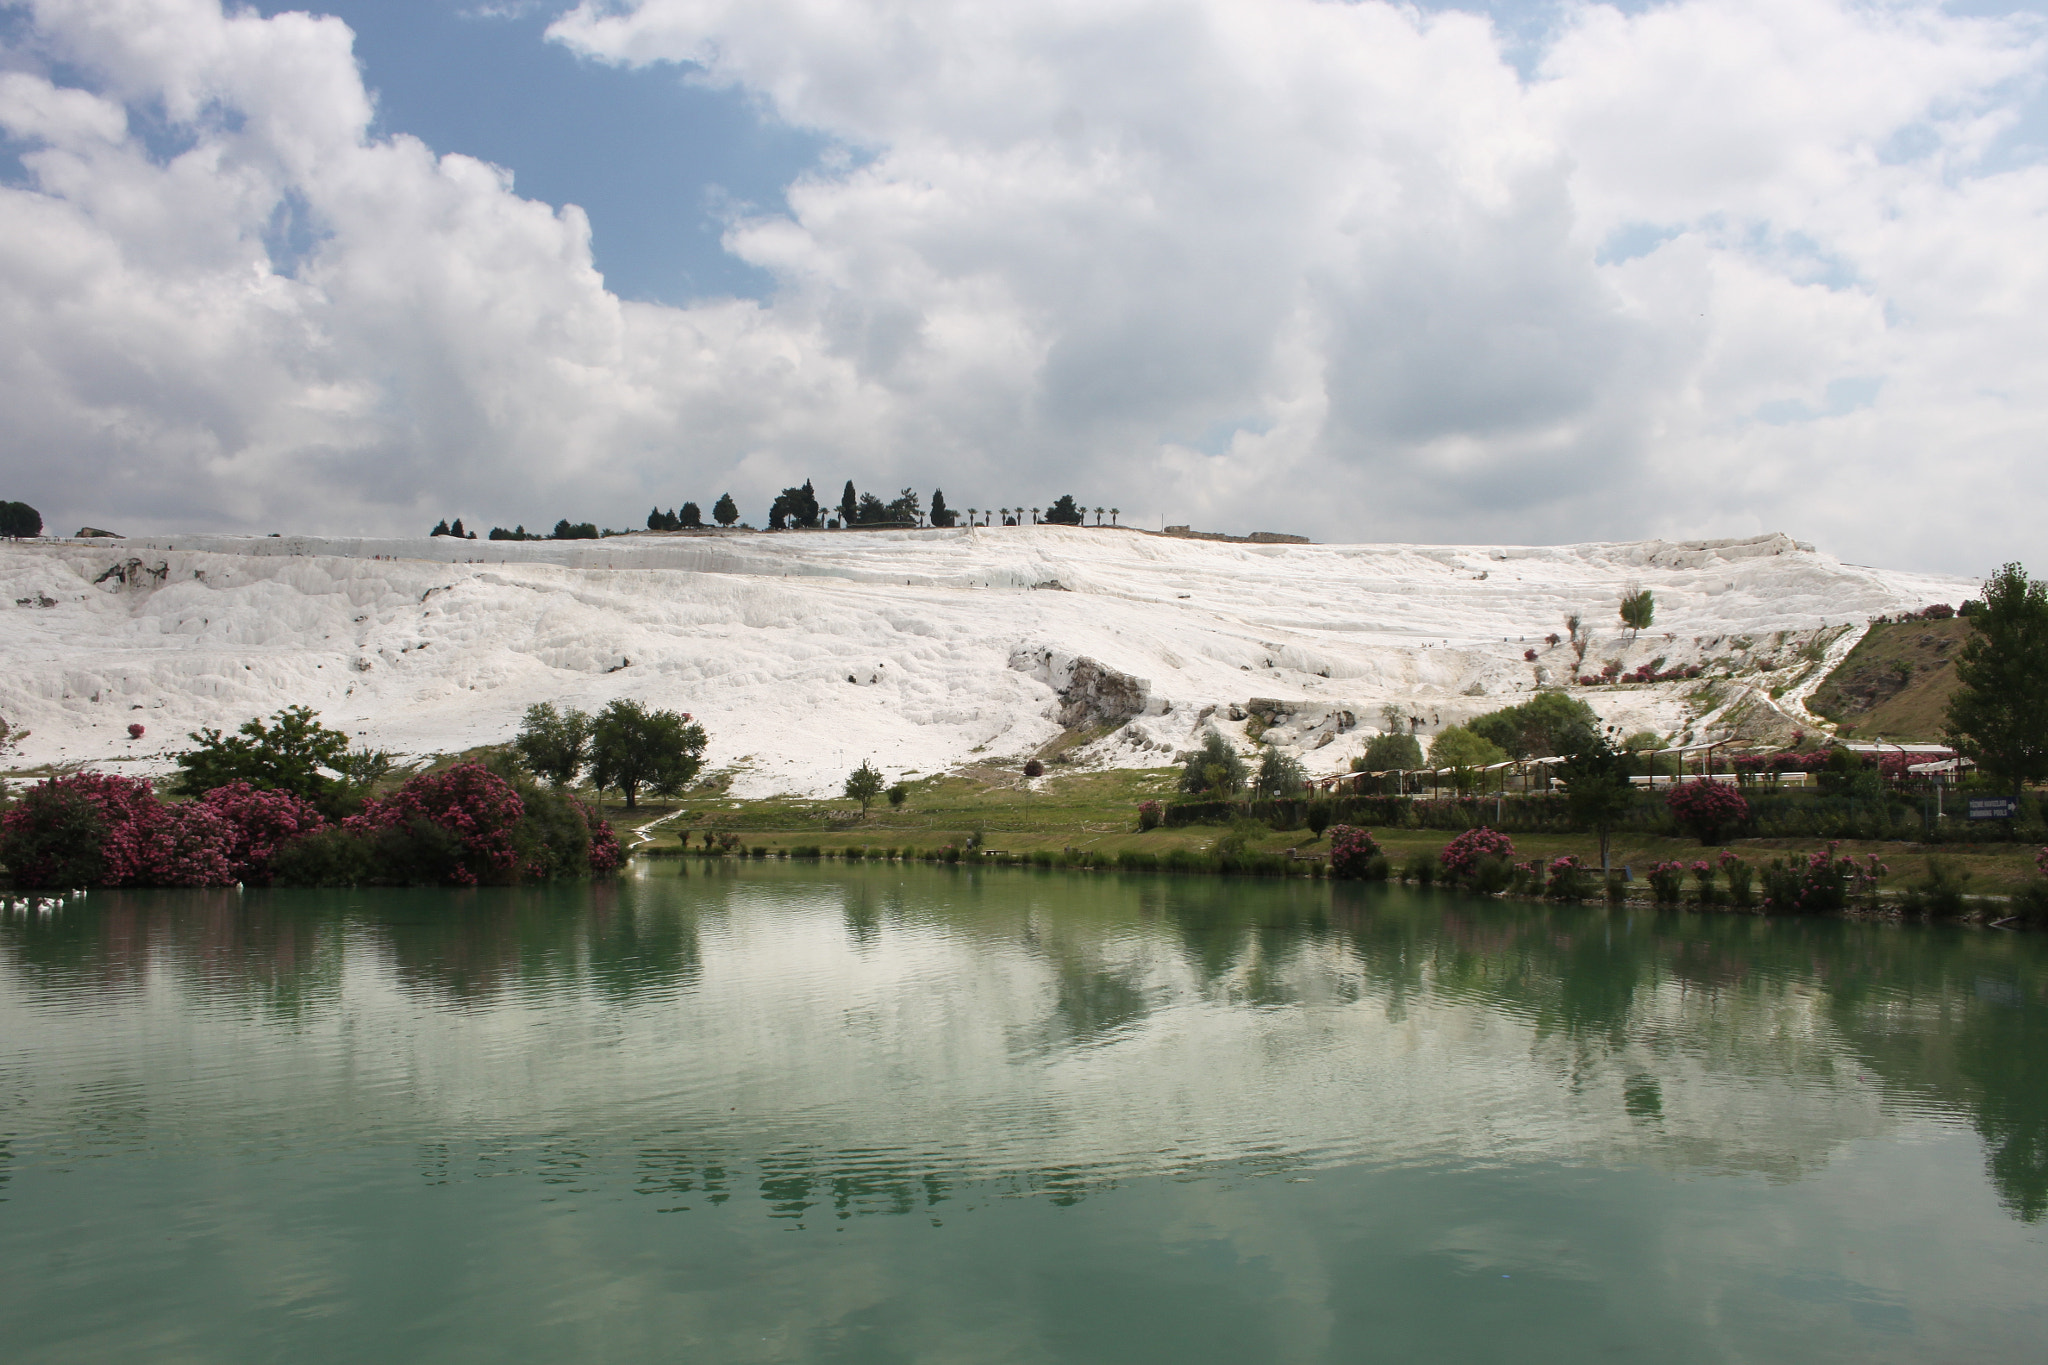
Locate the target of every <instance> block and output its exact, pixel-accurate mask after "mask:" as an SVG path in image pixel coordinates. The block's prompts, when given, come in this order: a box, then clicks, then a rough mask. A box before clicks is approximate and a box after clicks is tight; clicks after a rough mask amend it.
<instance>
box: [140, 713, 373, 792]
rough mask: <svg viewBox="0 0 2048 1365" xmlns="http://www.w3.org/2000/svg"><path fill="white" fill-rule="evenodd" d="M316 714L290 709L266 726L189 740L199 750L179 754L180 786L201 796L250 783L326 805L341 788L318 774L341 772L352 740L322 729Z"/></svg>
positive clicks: (249, 724)
mask: <svg viewBox="0 0 2048 1365" xmlns="http://www.w3.org/2000/svg"><path fill="white" fill-rule="evenodd" d="M318 714H319V713H317V712H316V711H314V710H313V708H311V707H310V706H287V707H285V708H284V709H283V710H282V711H279V712H278V713H277V714H276V715H274V716H272V717H271V718H270V721H271V723H270V724H268V725H265V724H264V723H263V722H262V721H261V720H249V721H244V722H243V723H242V726H241V728H240V729H238V730H237V731H236V732H235V733H234V734H232V735H223V734H222V733H221V732H220V731H218V730H210V729H208V730H200V731H198V732H197V733H195V734H192V735H188V736H187V738H188V739H190V740H192V741H193V743H194V744H195V745H196V746H197V747H195V748H191V749H187V750H186V751H185V752H184V753H182V754H179V755H178V759H177V763H178V785H179V786H180V787H181V788H182V789H183V790H184V791H185V792H186V793H187V794H188V795H192V796H203V795H205V794H206V793H207V792H210V791H212V790H213V789H214V788H215V787H225V786H226V785H228V783H230V782H247V783H248V784H249V785H250V786H252V787H259V788H262V789H263V790H265V791H285V792H291V793H292V794H293V795H295V796H302V797H304V798H306V799H307V800H308V801H314V802H319V803H322V804H323V805H324V804H327V802H328V800H329V799H330V798H331V797H332V796H334V795H335V794H336V792H335V788H336V785H337V784H336V783H335V781H334V780H333V779H332V778H329V777H326V776H324V775H323V774H322V773H321V771H320V770H321V769H322V768H326V769H328V770H329V771H339V770H340V765H341V763H342V761H343V755H345V754H346V753H347V752H348V735H347V734H345V733H344V732H342V731H340V730H330V729H328V728H327V727H326V726H324V725H322V724H320V721H319V718H318Z"/></svg>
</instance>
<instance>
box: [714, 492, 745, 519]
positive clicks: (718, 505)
mask: <svg viewBox="0 0 2048 1365" xmlns="http://www.w3.org/2000/svg"><path fill="white" fill-rule="evenodd" d="M711 519H712V520H713V521H715V522H717V523H718V524H719V525H720V526H730V525H732V524H733V523H734V522H736V521H738V520H739V519H740V505H739V504H738V503H736V502H734V501H733V500H732V494H730V493H720V494H719V495H718V501H717V502H715V503H713V504H712V505H711Z"/></svg>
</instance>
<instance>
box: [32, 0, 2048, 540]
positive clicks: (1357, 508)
mask: <svg viewBox="0 0 2048 1365" xmlns="http://www.w3.org/2000/svg"><path fill="white" fill-rule="evenodd" d="M33 13H34V26H35V36H36V40H37V42H38V44H40V45H41V47H40V48H39V50H40V51H44V52H47V53H49V54H51V55H53V56H55V57H59V58H62V59H63V60H64V61H65V62H66V63H68V64H69V65H68V66H67V67H66V68H65V69H75V70H81V71H84V72H86V73H89V74H88V76H87V77H86V78H85V80H84V84H85V86H86V87H87V88H85V89H60V88H58V87H56V86H53V85H51V84H50V83H49V82H48V81H47V80H44V79H41V78H39V77H37V76H35V75H32V74H28V73H26V72H23V71H19V70H17V71H16V72H14V73H13V74H10V75H8V76H6V77H4V78H0V124H4V125H5V126H6V128H7V129H8V131H9V132H10V134H11V135H12V136H14V137H15V138H17V139H20V140H22V141H25V142H27V143H29V144H31V145H32V147H33V150H31V151H30V152H29V153H27V155H26V156H25V158H24V160H25V163H26V164H27V166H28V167H29V170H30V172H31V175H32V177H33V181H32V183H31V184H28V185H25V186H18V187H15V188H10V189H0V318H4V321H5V328H4V336H5V338H7V339H5V340H0V401H5V402H6V403H7V404H8V410H9V412H10V414H11V416H12V417H13V420H12V421H11V422H10V424H9V430H8V432H7V433H6V434H4V435H0V442H4V443H5V444H0V467H4V468H6V469H7V470H8V471H10V478H11V479H12V480H13V481H15V482H17V483H18V482H20V481H21V479H22V474H21V473H20V472H19V471H22V470H24V469H25V468H26V467H27V466H28V465H30V464H32V463H35V462H38V461H41V460H43V459H45V458H47V453H48V452H52V451H65V452H76V458H77V459H78V460H79V461H80V462H81V464H82V466H83V467H85V468H88V469H90V470H91V471H92V472H91V473H90V474H89V475H86V476H71V478H72V486H75V485H76V484H77V483H78V482H79V481H80V479H81V477H82V478H84V479H89V482H90V487H91V489H92V492H93V500H92V501H90V502H87V501H85V500H84V499H82V498H79V499H72V500H75V501H77V502H78V503H79V505H89V506H93V507H100V506H105V507H107V508H108V509H109V510H108V511H107V512H106V513H105V514H104V519H109V520H112V519H120V518H122V517H126V518H128V519H129V520H131V521H134V522H135V523H137V524H155V525H170V524H178V523H185V524H190V523H193V522H197V521H202V520H205V521H215V522H218V521H219V520H221V519H226V520H229V521H231V522H234V523H237V524H242V525H248V526H252V527H255V528H256V529H273V526H274V527H275V528H276V529H285V528H287V527H298V526H304V525H308V524H309V523H314V522H317V523H319V525H320V526H322V527H324V528H327V529H348V528H349V527H350V526H354V525H361V526H363V527H366V528H368V527H375V528H379V529H383V528H388V527H397V528H401V529H404V528H410V527H412V526H413V525H414V524H415V523H418V522H419V521H420V519H421V516H422V514H426V515H428V516H429V517H431V516H438V515H441V514H443V512H453V511H458V510H460V511H463V512H464V513H465V515H468V516H469V517H470V518H471V520H473V521H477V520H483V519H487V518H492V517H495V518H498V519H501V520H510V519H513V518H515V517H519V518H524V519H526V520H528V521H533V520H537V519H540V518H541V517H543V516H546V517H552V516H554V515H558V514H562V513H574V514H577V515H583V516H596V517H599V518H600V519H602V518H604V517H612V518H617V517H621V516H626V515H630V514H632V513H633V512H634V511H635V510H637V509H639V508H641V507H644V505H645V504H646V503H647V502H649V501H654V500H657V499H658V500H659V501H660V502H661V503H662V504H663V505H664V506H666V505H671V504H674V503H676V502H679V501H681V500H682V499H683V498H685V497H695V498H697V499H698V500H699V501H708V499H709V498H711V497H714V496H716V494H717V493H718V492H719V491H720V490H721V489H723V488H725V487H731V488H732V489H733V491H734V492H735V493H736V494H738V495H739V496H741V497H742V499H743V501H744V502H745V504H746V506H747V508H748V510H749V512H750V513H751V514H753V515H756V516H758V515H759V510H760V509H759V507H758V506H756V504H759V503H762V502H764V501H765V497H766V495H767V494H768V493H769V492H771V491H772V490H773V489H774V488H775V487H778V486H780V484H781V483H782V482H784V481H786V480H789V479H795V478H802V477H804V476H806V475H808V476H810V477H813V478H815V479H816V480H818V482H819V484H820V486H821V487H823V486H833V487H836V485H837V483H838V481H839V480H841V479H843V478H845V477H847V476H849V475H851V476H852V477H854V478H856V479H857V480H859V481H860V482H861V483H862V484H863V485H864V486H867V485H873V486H875V487H879V488H884V489H887V488H893V487H895V486H897V485H898V484H901V483H905V482H915V483H917V484H919V485H920V486H922V487H925V488H928V487H929V486H930V485H932V484H934V483H939V484H943V485H944V486H945V487H946V489H947V492H948V495H949V500H950V501H952V502H953V503H955V504H956V505H964V504H966V503H969V502H973V503H977V504H978V503H980V502H981V501H984V500H986V501H993V502H999V503H1001V502H1015V501H1018V500H1023V501H1025V502H1027V503H1029V502H1043V501H1044V500H1046V499H1049V498H1050V497H1051V496H1052V495H1053V494H1054V493H1056V492H1058V491H1061V490H1063V489H1067V488H1072V489H1073V490H1074V491H1075V492H1077V493H1079V494H1081V495H1082V496H1083V498H1084V500H1086V501H1088V502H1090V503H1095V502H1100V503H1104V504H1108V503H1112V502H1114V503H1117V504H1119V505H1121V506H1122V507H1124V508H1125V509H1126V510H1127V512H1128V511H1135V512H1137V513H1139V514H1140V515H1161V514H1163V515H1167V516H1170V517H1171V518H1172V519H1173V520H1194V521H1197V522H1199V523H1204V524H1211V525H1221V526H1229V527H1235V528H1238V529H1251V527H1252V525H1254V524H1256V525H1258V526H1260V527H1263V528H1271V529H1295V530H1301V531H1305V532H1308V533H1311V534H1315V535H1318V536H1321V537H1326V538H1337V537H1356V538H1402V539H1458V540H1472V539H1504V540H1546V539H1557V538H1591V537H1607V536H1631V535H1639V534H1674V535H1686V534H1702V533H1723V532H1740V531H1749V530H1754V529H1762V528H1778V527H1783V528H1784V529H1789V530H1792V531H1794V532H1796V533H1798V534H1801V535H1804V536H1807V537H1810V538H1816V539H1820V540H1822V541H1823V542H1825V543H1827V544H1828V545H1829V546H1830V548H1835V549H1838V550H1840V551H1842V552H1843V553H1845V554H1848V555H1851V556H1852V557H1857V558H1862V559H1871V560H1880V561H1886V562H1896V563H1907V564H1924V565H1929V566H1940V567H1954V568H1962V569H1978V568H1983V567H1986V565H1987V562H1988V560H1989V559H1991V558H1995V557H1998V556H2002V555H2008V554H2019V555H2028V554H2031V555H2032V556H2033V557H2035V558H2041V557H2042V552H2043V551H2044V550H2048V542H2044V538H2043V536H2042V534H2041V532H2040V531H2039V530H2038V529H2037V528H2038V527H2039V526H2040V525H2041V524H2042V521H2043V517H2042V513H2043V511H2044V507H2043V505H2042V495H2041V494H2040V493H2039V492H2037V491H2036V483H2037V481H2035V480H2032V479H2030V478H2029V477H2028V475H2030V474H2031V472H2032V468H2033V466H2032V464H2031V463H2030V461H2031V460H2032V459H2033V458H2035V452H2036V451H2037V450H2038V448H2039V445H2040V440H2041V435H2042V433H2043V431H2044V429H2048V424H2044V418H2048V411H2044V401H2048V400H2044V397H2043V395H2044V394H2048V385H2044V384H2043V382H2042V381H2043V379H2044V377H2048V376H2044V374H2043V372H2042V371H2043V367H2044V363H2048V362H2044V359H2043V357H2044V356H2048V347H2044V346H2043V344H2042V343H2043V341H2044V340H2048V336H2044V332H2048V321H2044V319H2048V297H2044V293H2048V271H2044V269H2043V267H2042V266H2041V264H2040V255H2039V251H2038V246H2037V243H2038V242H2039V241H2040V240H2042V239H2043V236H2044V227H2048V222H2044V219H2048V171H2044V169H2043V168H2042V167H2041V166H2040V165H2039V164H2035V163H2023V164H2021V165H2019V166H2018V167H2017V168H2010V167H2008V168H2004V169H1993V168H1992V166H1991V165H1990V163H1989V162H1987V161H1986V159H1985V156H1986V151H1987V148H1989V147H1990V145H1991V142H1992V139H1993V137H1994V136H1995V135H1996V134H1997V132H1998V131H1999V130H2000V129H2001V128H2002V127H2003V126H2005V124H2006V122H2007V121H2009V119H2010V118H2011V116H2012V111H2013V109H2015V108H2016V107H2017V101H2018V100H2019V99H2020V98H2021V96H2022V95H2023V94H2024V92H2025V91H2026V90H2027V89H2028V88H2030V85H2031V84H2032V83H2035V82H2037V81H2038V79H2039V77H2040V75H2041V72H2042V68H2043V65H2044V50H2043V46H2042V43H2041V34H2040V31H2039V29H2038V27H2037V26H2030V25H2028V24H2026V23H2023V22H2021V21H2019V20H2008V21H1987V20H1976V19H1962V18H1956V17H1952V16H1949V15H1946V14H1945V13H1943V12H1942V11H1941V10H1940V9H1939V8H1937V7H1934V6H1930V5H1916V4H1883V5H1870V4H1846V3H1841V2H1840V0H1775V3H1769V4H1765V3H1746V2H1744V0H1690V2H1689V3H1678V4H1671V5H1665V6H1659V7H1656V8H1652V9H1649V10H1647V11H1643V12H1640V13H1634V14H1623V13H1621V12H1619V11H1616V10H1613V9H1609V8H1606V7H1603V6H1581V7H1576V8H1573V9H1571V10H1569V11H1568V12H1566V14H1565V16H1564V18H1563V20H1562V22H1561V23H1560V25H1559V26H1558V28H1557V29H1556V31H1555V33H1554V34H1553V36H1552V38H1551V40H1550V42H1549V45H1548V47H1547V48H1546V50H1545V51H1544V53H1543V55H1542V56H1541V58H1540V60H1539V61H1538V62H1537V64H1536V67H1535V69H1534V75H1533V77H1531V78H1530V79H1528V80H1526V81H1525V80H1524V79H1523V78H1522V77H1520V76H1519V75H1518V74H1517V72H1516V70H1515V69H1514V67H1513V66H1511V65H1510V64H1509V63H1508V62H1507V61H1506V60H1505V59H1504V57H1503V55H1502V49H1501V43H1500V40H1499V39H1498V37H1497V36H1496V34H1495V32H1494V31H1493V30H1492V29H1491V28H1490V27H1489V26H1488V25H1487V23H1486V22H1485V21H1483V20H1481V19H1478V18H1474V17H1471V16H1467V15H1461V14H1455V13H1445V14H1425V13H1421V12H1417V11H1414V10H1410V9H1405V8H1396V7H1392V6H1388V5H1383V4H1375V3H1365V4H1355V5H1335V4H1317V3H1309V0H1197V2H1195V3H1188V2H1187V0H1175V3H1164V2H1163V0H1089V3H1086V4H1082V3H1065V2H1062V0H1049V2H1046V0H1042V2H1041V3H1034V4H1030V5H991V4H987V3H974V4H965V3H962V4H940V3H932V4H924V5H918V6H907V7H906V6H895V5H884V4H880V3H876V0H748V3H745V4H739V3H727V2H725V0H643V2H642V3H637V4H635V3H617V2H616V0H607V3H604V4H597V3H588V4H586V5H585V6H584V7H583V8H582V9H580V10H577V11H575V12H573V13H571V14H569V15H567V16H566V17H564V18H563V19H562V20H561V21H560V22H559V23H558V24H557V25H556V27H555V29H554V30H553V32H554V35H555V37H556V38H557V39H558V40H559V41H561V42H563V43H566V44H567V45H569V46H570V47H572V48H573V49H575V50H577V51H579V52H582V53H584V54H586V55H589V56H591V57H593V58H597V59H600V60H604V61H611V62H619V63H651V62H682V63H691V64H694V65H695V66H696V67H697V68H699V69H700V70H699V75H700V78H701V79H705V80H709V81H712V82H716V83H722V84H727V85H731V86H735V87H738V88H742V89H744V90H746V91H748V92H750V93H752V94H754V95H756V96H757V97H759V98H760V99H762V100H763V101H764V102H765V104H766V106H767V107H768V108H769V109H770V110H771V111H772V112H773V114H774V115H775V116H777V117H780V118H782V119H784V120H787V121H789V122H792V123H795V124H800V125H803V126H806V127H809V128H813V129H817V130H820V131H822V132H824V133H825V134H827V135H828V136H829V137H830V138H832V139H833V140H835V141H836V143H837V144H838V145H840V146H841V147H843V148H844V149H845V155H844V156H842V157H838V158H835V159H834V160H832V161H831V162H830V163H829V164H826V165H823V166H821V167H819V168H818V169H817V170H816V171H815V172H814V173H813V174H812V175H810V176H809V177H807V178H805V179H804V180H802V181H801V182H799V183H797V184H796V185H793V186H791V187H790V189H789V193H788V195H787V202H788V206H789V208H788V212H787V213H786V214H779V215H775V216H767V217H755V218H743V219H740V220H737V221H735V222H734V223H733V224H732V225H731V227H730V230H729V233H728V237H727V242H728V246H729V248H730V249H731V250H733V251H734V252H736V253H738V254H739V255H740V256H742V257H744V258H745V259H746V260H748V261H749V262H751V263H753V264H754V265H757V266H760V267H762V268H764V269H766V270H768V271H770V272H771V273H772V275H773V276H774V278H775V279H776V281H777V283H778V289H777V292H776V293H775V295H774V296H773V298H772V299H771V300H770V301H769V302H768V303H767V304H765V305H757V304H754V303H749V302H735V301H709V302H706V303H703V304H700V305H698V306H695V307H691V308H686V309H678V308H668V307H661V306H655V305H645V304H630V303H624V302H622V301H620V300H619V299H617V298H615V297H613V296H612V295H610V294H608V293H607V292H606V291H605V289H604V287H603V282H602V280H601V279H600V278H599V277H598V276H597V275H596V273H595V272H594V270H593V269H592V266H591V261H590V253H589V244H588V231H587V225H586V224H585V222H584V220H583V218H582V215H581V214H580V212H578V211H577V210H575V209H574V208H573V207H571V208H565V209H563V210H561V211H559V212H557V211H554V210H551V209H550V208H548V207H547V206H545V205H542V204H536V203H533V202H530V201H526V200H523V199H521V198H520V197H519V196H518V195H517V193H516V192H515V190H514V188H513V186H512V184H511V182H510V179H509V177H508V176H507V175H506V174H505V173H503V172H500V171H498V170H496V169H494V168H492V167H489V166H485V165H483V164H481V163H478V162H476V161H473V160H469V159H467V158H464V157H461V156H459V155H453V154H445V155H440V156H438V157H437V156H436V155H435V153H434V151H432V150H430V149H428V148H427V147H425V146H423V145H421V144H420V143H418V142H416V141H413V140H411V139H407V138H403V137H400V138H393V139H386V140H380V139H374V138H372V137H371V136H370V135H369V132H368V129H369V122H370V116H371V110H372V103H371V99H370V96H369V95H368V93H367V92H366V91H365V90H364V88H363V86H362V82H361V79H360V77H359V75H358V73H357V71H356V68H355V66H354V63H353V61H352V59H351V57H350V53H349V35H348V33H347V31H346V29H345V28H344V27H343V26H341V25H340V24H339V23H337V22H335V21H333V20H331V19H330V20H320V19H312V18H308V17H306V16H302V15H279V16H277V17H275V18H271V19H262V18H259V17H256V16H253V15H248V14H236V15H223V14H222V13H221V11H220V10H219V9H218V7H217V5H216V4H215V3H213V0H151V2H149V3H144V0H96V3H81V2H80V0H70V2H69V3H63V4H57V3H47V2H46V3H42V4H39V5H37V6H35V7H34V10H33ZM16 55H17V56H20V55H21V54H16ZM12 64H13V65H16V66H23V65H26V64H27V63H26V62H23V61H16V62H14V63H12ZM157 107H160V108H161V109H162V110H163V111H164V114H165V115H166V116H167V117H168V118H169V120H170V122H171V124H172V125H173V127H174V129H175V131H176V133H177V134H178V136H179V137H180V138H182V139H183V140H184V145H183V150H181V151H179V152H178V154H177V155H175V156H169V157H166V156H164V155H162V154H161V152H160V151H159V153H158V154H156V155H152V154H151V153H150V151H149V150H148V149H147V148H146V147H145V146H144V144H143V143H142V141H141V140H140V137H139V135H137V134H133V133H131V132H130V131H129V126H130V123H131V122H132V120H131V119H130V117H129V111H132V110H135V109H143V108H157ZM601 151H602V149H593V154H601ZM36 477H44V478H45V479H46V486H48V487H50V488H51V489H52V490H53V491H54V496H53V497H52V499H51V500H52V501H55V500H57V499H58V498H65V499H71V495H70V494H66V493H63V492H61V490H62V489H63V488H64V487H66V486H67V485H66V478H67V476H64V475H61V474H56V473H52V474H48V475H46V476H37V475H35V474H33V472H31V475H30V479H29V481H30V482H31V483H32V484H33V483H34V481H35V478H36ZM1987 489H1996V490H1998V492H1997V493H1996V494H1995V495H1994V494H1991V493H1988V492H1987ZM11 496H21V494H12V495H11ZM31 500H34V499H33V498H31ZM266 523H269V524H266Z"/></svg>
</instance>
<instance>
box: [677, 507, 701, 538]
mask: <svg viewBox="0 0 2048 1365" xmlns="http://www.w3.org/2000/svg"><path fill="white" fill-rule="evenodd" d="M703 524H704V512H703V509H702V508H700V507H698V506H697V504H696V503H694V502H686V503H684V504H683V510H682V511H680V512H678V513H676V529H677V530H679V531H680V530H681V529H682V528H683V527H685V526H702V525H703Z"/></svg>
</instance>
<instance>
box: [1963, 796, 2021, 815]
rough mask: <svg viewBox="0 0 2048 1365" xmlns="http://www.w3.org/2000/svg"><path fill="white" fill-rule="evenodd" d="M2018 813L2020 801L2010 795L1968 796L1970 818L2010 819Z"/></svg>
mask: <svg viewBox="0 0 2048 1365" xmlns="http://www.w3.org/2000/svg"><path fill="white" fill-rule="evenodd" d="M2019 813H2020V803H2019V802H2017V801H2015V800H2013V799H2012V798H2011V797H2010V796H1973V797H1971V798H1970V818H1971V819H1972V820H2010V819H2012V818H2013V817H2014V816H2016V815H2018V814H2019Z"/></svg>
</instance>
